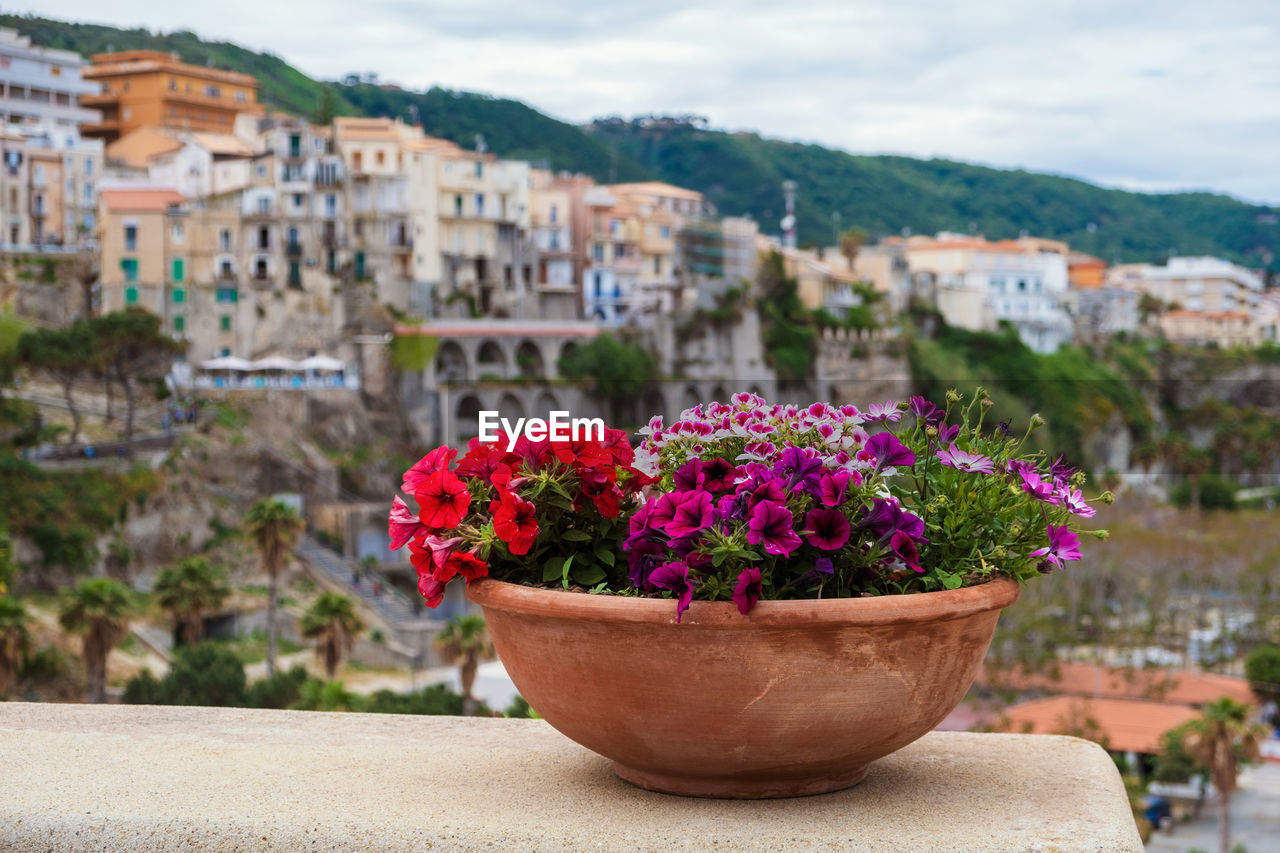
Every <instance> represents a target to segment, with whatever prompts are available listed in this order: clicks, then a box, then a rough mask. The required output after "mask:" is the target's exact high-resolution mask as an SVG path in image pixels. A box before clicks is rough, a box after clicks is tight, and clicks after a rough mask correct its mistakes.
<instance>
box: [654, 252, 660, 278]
mask: <svg viewBox="0 0 1280 853" xmlns="http://www.w3.org/2000/svg"><path fill="white" fill-rule="evenodd" d="M653 274H654V275H662V256H661V255H654V257H653Z"/></svg>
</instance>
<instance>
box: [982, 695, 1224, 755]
mask: <svg viewBox="0 0 1280 853" xmlns="http://www.w3.org/2000/svg"><path fill="white" fill-rule="evenodd" d="M1199 716H1200V713H1199V712H1198V711H1196V710H1195V709H1194V708H1190V707H1188V706H1186V705H1170V704H1166V703H1164V702H1140V701H1135V700H1130V699H1082V698H1080V697H1078V696H1054V697H1053V698H1051V699H1035V700H1032V701H1030V702H1023V703H1021V704H1019V705H1014V706H1012V707H1010V708H1007V709H1005V717H1006V718H1007V720H1008V725H1007V727H1006V731H1009V732H1012V733H1014V734H1037V735H1050V734H1075V735H1079V734H1080V732H1081V731H1085V732H1090V731H1091V730H1092V729H1094V728H1095V726H1096V730H1098V731H1100V732H1101V734H1102V736H1103V737H1105V738H1106V744H1105V746H1106V748H1107V749H1109V750H1113V751H1120V752H1129V751H1132V752H1141V753H1147V754H1154V753H1157V752H1159V751H1160V736H1161V735H1162V734H1164V733H1165V732H1167V731H1169V729H1172V728H1176V727H1177V726H1180V725H1182V724H1183V723H1185V722H1188V721H1190V720H1194V719H1196V718H1198V717H1199Z"/></svg>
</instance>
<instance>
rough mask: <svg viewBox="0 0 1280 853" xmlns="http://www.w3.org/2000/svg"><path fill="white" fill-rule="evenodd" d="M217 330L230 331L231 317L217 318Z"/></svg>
mask: <svg viewBox="0 0 1280 853" xmlns="http://www.w3.org/2000/svg"><path fill="white" fill-rule="evenodd" d="M218 328H219V329H221V330H222V331H224V332H229V331H231V315H230V314H223V315H222V316H221V317H219V318H218Z"/></svg>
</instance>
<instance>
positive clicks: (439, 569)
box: [409, 536, 462, 583]
mask: <svg viewBox="0 0 1280 853" xmlns="http://www.w3.org/2000/svg"><path fill="white" fill-rule="evenodd" d="M460 542H462V537H460V536H454V537H452V538H450V539H441V538H440V537H439V536H427V537H425V538H424V539H422V540H420V541H413V542H410V543H409V562H410V563H412V564H413V568H414V571H416V572H417V573H418V574H419V575H431V576H433V577H434V578H435V579H436V580H438V581H440V582H441V583H445V582H447V581H448V580H449V578H451V577H453V573H452V572H450V573H448V574H445V573H444V569H445V564H446V563H447V562H448V560H449V557H450V556H451V555H452V554H453V549H454V548H456V547H458V544H459V543H460Z"/></svg>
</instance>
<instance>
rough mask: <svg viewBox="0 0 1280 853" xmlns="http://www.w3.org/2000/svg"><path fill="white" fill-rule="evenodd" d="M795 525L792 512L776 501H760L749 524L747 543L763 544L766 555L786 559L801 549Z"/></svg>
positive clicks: (752, 511)
mask: <svg viewBox="0 0 1280 853" xmlns="http://www.w3.org/2000/svg"><path fill="white" fill-rule="evenodd" d="M794 524H795V517H794V516H793V515H792V514H791V510H789V509H787V508H786V507H785V506H783V505H782V504H780V503H777V502H776V501H760V502H759V503H758V504H756V505H755V507H754V508H753V509H752V510H751V520H750V521H748V522H747V541H748V542H750V543H751V544H752V545H759V544H761V543H763V544H764V550H765V553H766V554H774V555H776V556H779V557H786V556H788V555H789V554H790V553H791V552H792V551H794V550H796V549H797V548H799V547H800V537H799V536H797V535H796V532H795V530H794V529H793V525H794Z"/></svg>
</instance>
